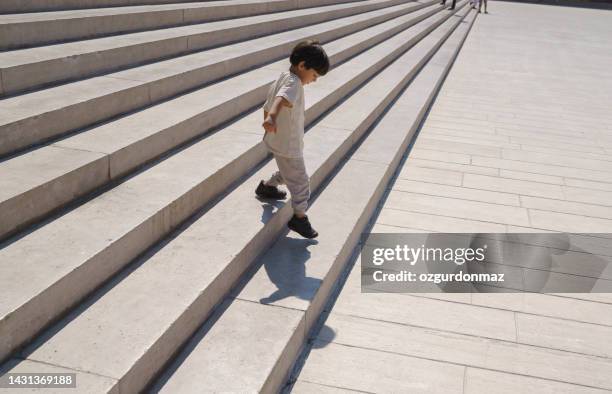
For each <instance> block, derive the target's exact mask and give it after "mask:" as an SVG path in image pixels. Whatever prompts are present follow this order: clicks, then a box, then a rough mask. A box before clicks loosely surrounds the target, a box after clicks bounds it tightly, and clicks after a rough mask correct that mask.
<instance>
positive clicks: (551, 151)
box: [293, 2, 612, 394]
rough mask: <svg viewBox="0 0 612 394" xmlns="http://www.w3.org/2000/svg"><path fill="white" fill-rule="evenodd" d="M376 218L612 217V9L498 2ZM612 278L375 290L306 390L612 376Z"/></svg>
mask: <svg viewBox="0 0 612 394" xmlns="http://www.w3.org/2000/svg"><path fill="white" fill-rule="evenodd" d="M489 5H490V7H489V9H490V14H489V15H480V16H479V18H478V19H477V21H476V23H475V26H474V28H473V30H472V31H471V33H470V36H469V37H468V39H467V41H466V43H465V46H464V47H463V49H462V52H461V53H460V56H459V57H458V59H457V61H456V63H455V65H454V67H453V69H452V71H451V73H450V74H449V76H448V79H447V80H446V82H445V84H444V86H443V89H442V90H441V92H440V94H439V96H438V98H437V100H436V102H435V104H434V106H433V108H432V110H431V112H430V114H429V115H428V118H427V120H426V122H425V123H424V125H423V128H422V130H421V131H420V133H419V136H418V138H417V141H416V143H415V146H414V148H413V149H412V150H411V152H410V153H409V155H408V158H407V160H406V162H405V164H404V166H403V168H402V170H401V172H400V174H399V176H398V179H397V180H396V181H395V182H394V184H393V185H392V188H391V190H390V192H389V195H388V198H387V200H386V202H385V204H384V207H383V209H382V210H381V212H380V215H379V217H378V218H377V221H376V225H375V226H374V229H373V231H375V232H409V231H423V230H425V231H445V232H460V231H464V232H472V231H474V232H506V231H507V232H526V231H542V230H553V231H572V232H612V112H611V111H610V109H611V108H612V42H611V41H610V39H609V38H610V37H612V11H601V10H589V9H579V8H570V7H556V6H546V5H532V4H523V3H510V2H490V4H489ZM611 339H612V296H611V295H610V294H569V295H564V296H561V295H543V294H534V293H531V294H527V293H516V294H445V295H444V294H442V295H434V294H361V292H360V277H359V262H357V264H356V265H355V267H354V268H353V270H352V272H351V274H350V275H349V277H348V279H347V281H346V283H345V285H344V287H343V289H342V291H341V293H340V295H339V297H338V299H337V300H336V303H335V305H334V307H333V309H332V311H331V312H330V313H329V315H328V317H327V320H326V321H325V325H324V326H323V327H322V329H321V331H320V333H319V334H318V337H317V340H316V341H315V342H314V346H313V349H312V351H311V352H310V354H309V355H308V358H307V360H306V363H305V365H304V367H303V369H302V371H301V373H300V375H299V377H298V382H297V383H296V385H295V386H294V387H293V392H300V393H301V392H304V393H308V392H315V391H316V392H324V391H326V390H328V391H329V392H344V390H348V391H363V392H405V393H415V392H437V393H470V394H471V393H602V392H611V391H612V340H611Z"/></svg>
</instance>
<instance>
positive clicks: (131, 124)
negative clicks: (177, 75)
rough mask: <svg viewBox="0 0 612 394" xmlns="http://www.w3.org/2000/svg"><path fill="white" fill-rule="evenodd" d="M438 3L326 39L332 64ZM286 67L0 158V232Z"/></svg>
mask: <svg viewBox="0 0 612 394" xmlns="http://www.w3.org/2000/svg"><path fill="white" fill-rule="evenodd" d="M439 8H440V7H439V6H438V5H436V6H430V7H426V8H424V9H422V10H419V11H417V12H415V13H414V14H410V15H406V16H403V17H401V18H398V19H396V20H392V21H389V22H388V23H383V24H380V25H377V26H374V27H372V28H369V29H365V30H362V31H360V32H359V33H355V34H352V35H349V36H346V37H343V38H342V39H339V40H336V41H333V42H331V43H329V44H327V45H326V48H327V50H328V52H329V55H330V58H331V62H332V65H333V64H337V63H340V62H343V61H345V60H346V59H348V58H349V57H350V56H351V55H353V54H354V52H356V51H358V50H361V51H363V50H365V49H366V48H367V46H369V45H373V44H376V43H378V42H380V41H383V40H384V39H385V38H388V37H389V36H391V35H393V34H394V33H397V32H398V31H401V29H405V28H406V27H407V26H410V25H414V24H415V23H417V22H419V21H420V20H422V19H425V18H426V17H428V16H431V15H432V14H433V13H435V12H436V11H437V10H439ZM442 17H443V16H442V15H437V16H435V17H433V18H431V19H429V20H426V21H424V22H422V23H421V24H420V25H418V27H415V28H414V29H412V30H408V31H405V32H403V33H401V34H403V35H402V36H399V38H392V39H391V40H392V41H391V43H395V44H394V45H395V47H393V46H388V45H387V46H382V47H380V48H378V49H375V50H373V51H371V52H369V56H368V57H365V56H362V57H361V58H362V59H366V60H365V61H361V65H362V66H361V73H354V72H353V73H349V74H347V75H346V76H345V77H344V78H338V79H336V80H335V82H336V85H334V86H336V87H337V88H339V89H340V90H338V91H337V92H336V93H335V94H343V93H344V92H346V89H347V88H350V85H351V83H353V82H352V80H351V79H350V78H349V79H347V78H346V77H348V76H350V77H351V78H353V77H354V78H356V79H355V81H354V82H355V83H357V84H358V83H359V82H360V81H363V80H364V79H365V78H368V77H369V76H370V75H372V74H373V73H374V72H376V70H378V69H380V67H382V66H384V62H383V63H381V62H380V61H379V60H380V59H387V60H386V61H391V60H392V58H393V56H396V53H395V54H394V51H395V52H397V51H398V48H400V50H401V48H405V47H406V46H407V45H409V44H410V43H411V41H410V39H414V38H418V37H419V34H420V35H421V36H422V35H424V34H426V33H427V32H428V31H429V30H431V29H433V28H434V27H435V24H436V23H439V22H440V21H441V19H440V18H442ZM404 37H407V38H404ZM379 58H380V59H379ZM364 66H367V67H364ZM286 67H287V66H286V59H284V60H282V61H280V62H276V63H273V64H270V65H267V66H265V67H262V68H260V69H256V70H252V71H250V72H248V73H245V74H242V75H239V76H237V77H234V78H231V79H228V80H225V81H223V82H220V83H218V84H215V85H212V86H209V87H207V88H205V89H202V90H200V91H197V92H193V93H190V94H188V95H185V96H182V97H180V98H177V99H174V100H171V101H169V102H166V103H163V104H160V105H157V106H154V107H150V108H148V109H146V110H144V111H141V112H138V113H135V114H133V115H130V116H127V117H124V118H122V119H119V120H117V121H114V122H110V123H107V124H104V125H102V126H99V127H95V128H93V129H90V130H88V131H87V132H85V133H82V134H78V135H75V136H73V137H71V138H68V139H65V140H62V141H60V142H58V143H55V144H52V145H49V146H44V147H42V148H40V149H36V150H33V151H31V152H29V153H26V154H23V155H20V156H17V157H14V158H13V159H10V160H7V161H4V162H2V163H0V175H1V176H0V179H2V181H0V185H2V188H0V189H2V192H1V193H0V218H2V221H0V223H2V224H1V225H0V237H3V236H7V235H9V234H11V233H13V232H15V231H18V230H19V229H20V228H25V227H26V226H27V225H28V224H30V223H32V222H34V221H35V220H37V219H39V218H41V217H43V216H44V215H46V214H48V213H50V212H52V211H53V210H55V209H57V208H60V207H61V206H62V205H63V204H66V203H68V202H70V201H72V200H73V199H74V198H76V197H78V196H82V195H84V194H86V193H88V192H90V191H92V190H94V189H95V188H97V187H100V186H102V185H104V184H106V183H108V182H110V181H114V180H117V179H118V178H121V177H123V176H125V175H126V174H128V173H129V172H131V171H133V170H134V169H136V168H138V167H139V166H141V165H143V164H145V163H146V162H148V161H150V160H152V159H154V158H156V157H157V156H159V155H161V154H163V153H164V152H167V151H169V150H171V149H173V148H175V147H177V145H179V144H182V143H184V142H186V141H188V140H189V139H191V138H194V137H196V136H198V135H201V134H204V133H205V132H207V131H209V130H210V129H211V128H214V127H216V126H218V125H219V124H221V123H223V122H226V121H228V120H229V119H231V118H232V117H235V116H236V115H238V114H240V113H242V112H243V111H246V110H248V109H250V108H252V107H253V106H254V105H257V104H260V103H261V102H262V101H263V100H264V95H265V92H266V90H267V86H268V84H269V83H271V82H272V81H273V80H274V78H275V77H276V74H277V70H280V69H285V68H286ZM219 92H221V93H219ZM338 97H340V96H338ZM329 100H331V99H330V98H328V101H329ZM329 102H330V103H331V101H329ZM200 103H206V104H205V105H202V104H200ZM230 104H232V105H230ZM185 108H189V110H185ZM318 113H319V112H316V113H315V115H316V114H318ZM119 130H121V131H120V132H119ZM255 130H257V127H256V126H255ZM247 131H250V130H247ZM169 135H171V137H169Z"/></svg>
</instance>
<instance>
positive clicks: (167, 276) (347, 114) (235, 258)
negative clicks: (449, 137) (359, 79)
mask: <svg viewBox="0 0 612 394" xmlns="http://www.w3.org/2000/svg"><path fill="white" fill-rule="evenodd" d="M453 19H454V18H453ZM456 22H458V20H457V21H452V22H447V23H445V24H444V25H443V27H442V28H441V29H440V30H436V31H434V32H433V33H432V34H431V35H430V36H428V37H427V38H425V39H424V40H423V41H421V43H419V44H417V45H416V46H415V47H414V48H412V49H411V50H410V51H409V52H408V53H407V54H405V55H404V56H402V57H401V58H400V59H399V60H398V61H397V62H395V63H393V64H392V65H391V66H390V67H389V68H387V69H385V70H384V71H383V72H382V73H381V74H379V75H378V76H377V77H376V78H374V79H373V80H371V81H370V82H368V83H367V84H366V85H364V87H363V88H362V89H361V90H359V91H358V92H357V93H356V94H355V95H353V96H351V97H350V98H349V99H348V100H347V101H346V102H345V103H343V104H342V105H341V106H339V107H338V108H336V109H334V110H333V111H332V112H331V113H330V114H329V115H327V116H325V117H324V118H323V120H322V121H321V122H320V123H319V125H321V126H319V125H317V126H315V127H314V128H312V129H310V130H309V131H308V133H307V134H306V141H305V142H306V146H307V147H308V148H307V151H306V154H307V157H306V160H307V163H308V165H309V170H310V172H311V174H312V182H313V187H318V186H320V185H321V184H322V182H323V180H324V179H325V178H326V176H327V175H328V174H329V173H330V172H331V171H332V170H333V168H334V167H335V166H336V165H337V164H338V163H339V162H340V160H341V159H342V157H343V156H344V155H345V154H346V153H347V152H348V150H349V149H350V148H351V146H352V145H353V144H354V143H355V142H356V141H357V140H358V139H359V137H360V136H361V135H362V134H363V133H364V132H365V131H366V130H367V128H368V127H369V125H371V124H372V123H373V122H374V121H375V120H376V118H377V117H378V115H379V114H380V113H382V111H383V110H384V109H385V108H386V107H387V106H388V105H389V104H390V103H391V101H392V100H393V98H394V97H395V96H396V95H397V94H398V93H399V92H400V91H401V88H402V87H403V86H405V85H406V84H407V83H408V82H409V81H410V80H411V77H412V76H413V75H414V74H415V72H416V71H417V69H418V67H419V66H420V65H422V64H423V63H424V62H425V61H426V59H427V57H428V55H430V54H432V53H433V52H435V49H436V47H437V45H438V44H439V43H440V41H441V40H442V39H443V38H444V37H445V35H446V34H447V33H450V31H449V27H451V26H449V25H451V24H456ZM337 71H338V72H340V71H339V70H337ZM430 94H431V92H430ZM418 96H419V97H422V96H423V91H422V90H420V89H419V92H418ZM355 105H358V107H357V108H356V107H355ZM356 109H359V110H358V111H355V110H356ZM259 115H261V114H259ZM328 118H329V121H330V122H332V123H333V122H337V121H338V119H350V120H351V124H347V125H346V126H345V127H347V129H334V128H331V127H329V126H326V125H322V124H323V123H325V122H326V119H328ZM401 119H406V118H405V116H402V117H401ZM397 121H398V119H395V120H394V122H397ZM396 124H397V123H396ZM407 142H408V140H406V141H405V142H404V143H403V145H405V144H407ZM362 146H363V145H362ZM398 159H399V157H398V158H396V159H394V161H397V160H398ZM360 163H362V164H365V166H362V167H364V170H365V171H366V172H368V170H367V169H368V168H369V167H372V166H373V167H376V168H377V170H376V171H374V172H376V173H379V174H380V173H381V171H382V172H384V173H388V174H387V176H388V175H390V174H391V172H389V171H388V170H387V171H386V172H385V170H384V169H386V168H387V165H384V164H370V163H365V162H360ZM273 168H274V165H273V164H272V163H269V164H268V165H267V166H265V167H264V168H262V169H261V170H259V171H257V172H256V173H255V174H254V175H253V176H252V177H251V178H250V180H248V181H246V182H244V183H242V184H241V185H240V186H238V187H237V188H236V189H235V190H233V191H232V192H231V193H230V194H229V195H228V196H227V197H226V198H224V199H222V200H221V201H220V202H219V203H218V204H217V205H215V206H214V207H213V208H212V209H210V210H208V211H207V212H206V213H204V214H203V216H201V217H199V218H197V219H196V220H195V221H194V222H193V223H192V224H190V225H189V226H188V227H187V228H186V229H185V230H184V231H181V233H180V234H176V235H175V236H173V237H172V239H169V240H168V241H167V242H164V244H162V245H160V246H159V247H158V248H156V249H155V250H152V251H151V252H150V253H148V254H147V255H145V256H142V258H141V259H139V260H138V261H137V262H136V263H135V264H134V265H133V266H132V267H130V269H129V270H127V271H126V272H124V273H122V275H121V276H120V277H117V278H115V279H114V280H113V281H112V282H111V283H109V284H107V285H106V286H105V287H104V288H102V289H100V290H99V292H97V293H96V294H95V295H94V296H93V297H92V298H91V299H90V300H89V301H87V302H86V303H85V304H83V305H81V307H80V308H79V309H78V310H76V311H74V312H73V313H72V314H70V315H69V316H67V317H66V319H65V320H63V321H61V322H59V323H58V325H57V326H56V327H53V328H51V329H50V330H49V331H48V332H47V333H46V334H45V335H43V336H41V337H40V338H39V339H38V340H37V342H36V343H34V344H33V345H32V346H31V347H30V348H29V349H26V350H25V351H24V353H23V356H24V357H27V360H28V361H27V362H20V361H19V360H12V361H11V362H10V363H9V364H8V365H10V368H11V370H12V371H18V370H19V369H20V368H22V366H21V365H22V364H25V366H28V365H29V363H36V362H42V363H43V365H56V366H61V367H62V368H67V369H76V370H79V371H89V372H90V373H92V374H95V376H107V377H112V378H113V379H115V380H114V381H113V383H112V385H109V386H107V387H106V388H105V390H107V391H112V390H117V391H118V392H126V393H131V392H137V391H139V390H140V389H142V388H143V387H144V385H146V383H147V381H148V380H149V379H151V378H153V377H154V376H155V373H156V372H157V371H159V370H160V369H161V368H162V367H163V365H164V364H165V363H166V361H167V360H168V359H169V358H171V357H172V355H173V354H174V353H175V352H176V350H177V349H178V348H179V347H180V346H181V344H182V343H183V342H184V341H185V340H186V339H187V338H189V336H190V334H191V333H192V332H193V331H194V330H195V329H197V327H198V326H199V324H200V323H201V322H202V321H203V320H204V318H205V317H206V315H207V314H208V313H209V312H210V310H211V309H212V308H213V307H214V305H215V304H216V302H217V301H218V300H221V299H222V297H223V296H224V295H225V294H226V293H227V291H228V290H229V289H230V287H231V285H232V283H234V282H236V280H237V279H238V278H239V277H240V276H241V274H242V272H244V270H245V269H246V268H247V267H248V266H249V264H250V262H251V261H252V259H253V257H254V256H256V255H257V254H259V252H260V251H262V250H265V248H266V245H268V244H269V243H270V242H271V241H273V240H274V239H275V238H276V236H277V235H278V233H279V232H280V231H282V229H283V228H284V224H285V223H286V219H287V218H288V216H289V215H290V207H289V205H288V204H287V205H285V206H284V207H282V204H281V205H280V206H277V207H272V206H268V208H264V214H263V221H264V222H265V223H260V221H261V220H262V212H261V209H262V206H261V203H260V202H258V201H257V200H256V199H254V198H253V188H254V185H255V184H256V183H257V180H258V179H259V178H260V177H262V176H265V175H267V174H268V173H269V172H270V171H272V170H273ZM313 170H314V171H313ZM378 170H381V171H378ZM369 171H370V172H369V173H370V174H371V173H372V170H369ZM356 177H357V173H356V172H352V173H351V179H353V183H354V179H356ZM368 183H369V182H368ZM336 185H337V187H338V184H336ZM337 187H336V193H337V192H338V188H337ZM379 189H380V190H381V192H382V190H384V186H383V187H382V188H380V187H379ZM326 190H327V188H326ZM358 194H359V193H358ZM345 198H346V195H345ZM366 199H369V198H366ZM371 201H372V202H373V206H375V205H376V202H377V201H376V199H371ZM373 206H372V208H373ZM275 209H276V210H277V212H276V213H274V212H273V211H274V210H275ZM238 211H240V212H241V213H244V215H243V214H241V215H235V214H234V213H235V212H238ZM329 219H330V220H331V219H332V218H331V217H330V218H329ZM366 221H367V220H366ZM211 231H212V232H214V234H215V236H214V237H211V236H210V234H211ZM162 305H165V307H162ZM111 344H112V345H111ZM70 348H81V349H82V348H87V349H88V351H87V352H73V351H72V352H71V351H70V350H69V349H70ZM35 360H36V361H35ZM43 360H44V361H43ZM43 370H44V368H43ZM201 387H206V389H205V390H206V391H213V390H214V387H213V386H201ZM245 390H246V389H245V388H244V387H243V388H242V389H241V390H238V391H241V392H243V391H245ZM230 391H231V390H230ZM246 391H252V390H250V389H249V390H246ZM175 392H184V391H181V390H178V391H175Z"/></svg>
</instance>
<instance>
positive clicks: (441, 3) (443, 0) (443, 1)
mask: <svg viewBox="0 0 612 394" xmlns="http://www.w3.org/2000/svg"><path fill="white" fill-rule="evenodd" d="M455 3H457V0H453V4H452V5H451V6H450V8H449V10H454V9H455ZM440 5H446V0H442V1H441V2H440Z"/></svg>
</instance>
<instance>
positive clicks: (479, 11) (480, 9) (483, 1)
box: [478, 0, 488, 14]
mask: <svg viewBox="0 0 612 394" xmlns="http://www.w3.org/2000/svg"><path fill="white" fill-rule="evenodd" d="M483 4H484V11H485V14H488V12H487V0H480V6H479V7H478V13H479V14H480V13H481V12H482V5H483Z"/></svg>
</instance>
